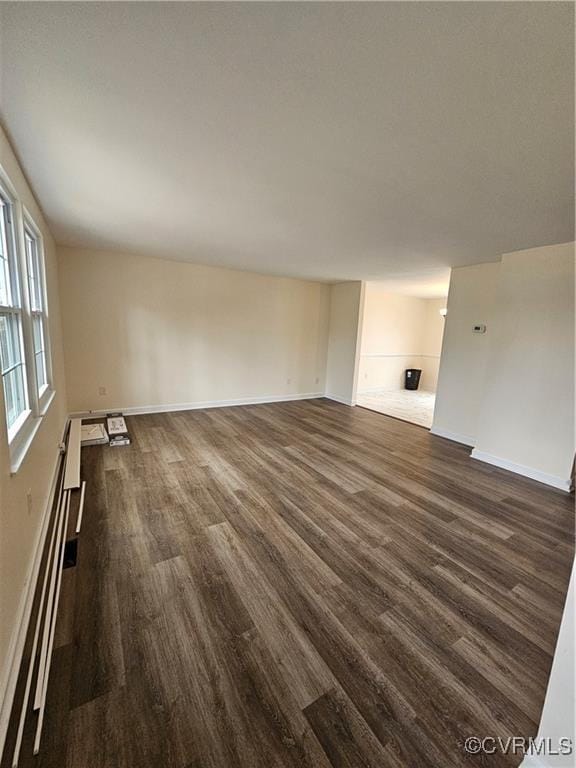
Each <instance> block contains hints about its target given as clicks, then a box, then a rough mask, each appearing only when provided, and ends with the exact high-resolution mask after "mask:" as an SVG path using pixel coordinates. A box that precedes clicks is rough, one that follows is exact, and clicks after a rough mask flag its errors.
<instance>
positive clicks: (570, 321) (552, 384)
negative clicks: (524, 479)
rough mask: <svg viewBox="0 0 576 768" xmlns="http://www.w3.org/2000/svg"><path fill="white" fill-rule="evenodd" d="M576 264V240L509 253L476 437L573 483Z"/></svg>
mask: <svg viewBox="0 0 576 768" xmlns="http://www.w3.org/2000/svg"><path fill="white" fill-rule="evenodd" d="M574 267H575V264H574V244H573V243H565V244H562V245H552V246H546V247H543V248H532V249H530V250H527V251H519V252H516V253H510V254H505V255H504V256H503V257H502V263H501V267H500V272H499V280H498V291H497V301H496V312H495V317H494V331H493V338H492V343H491V347H490V358H489V365H488V376H487V379H486V386H485V396H484V399H483V404H482V409H481V413H480V421H479V427H478V434H477V440H476V452H477V453H478V454H480V455H479V456H478V457H479V458H480V457H482V456H484V457H486V458H487V459H488V460H490V459H491V458H492V459H497V460H498V461H501V462H508V463H509V464H514V465H518V466H519V467H524V468H526V469H527V470H531V471H534V473H543V474H544V475H548V476H550V478H553V477H556V478H559V479H562V480H564V481H566V483H568V482H569V478H570V472H571V468H572V462H573V460H574V450H575V446H574V273H575V269H574ZM476 452H475V453H476ZM535 476H536V475H535Z"/></svg>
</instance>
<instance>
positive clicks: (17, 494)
mask: <svg viewBox="0 0 576 768" xmlns="http://www.w3.org/2000/svg"><path fill="white" fill-rule="evenodd" d="M0 166H2V168H3V170H4V173H5V174H6V175H7V177H8V178H9V179H10V181H11V183H12V185H13V187H14V188H15V191H16V194H17V196H18V198H19V199H20V201H21V202H22V203H23V204H24V205H25V206H26V208H27V209H28V211H29V212H30V214H31V215H32V217H33V218H34V221H35V222H36V224H37V226H38V227H39V228H40V230H41V232H42V237H43V240H44V250H45V255H46V282H47V292H48V311H49V323H50V336H51V344H52V365H53V381H54V388H55V391H56V396H55V399H54V400H53V401H52V403H51V405H50V407H49V409H48V412H47V413H46V415H45V416H44V417H43V419H42V423H41V426H40V428H39V430H38V432H37V433H36V436H35V438H34V441H33V443H32V445H31V447H30V449H29V451H28V454H27V455H26V458H25V459H24V462H23V463H22V465H21V466H20V469H19V470H18V472H17V473H16V474H15V475H13V476H11V475H10V455H9V450H8V443H7V437H6V419H5V411H4V402H3V391H2V387H0V707H1V705H2V703H3V702H5V698H4V697H5V693H6V686H7V683H8V677H9V673H10V665H11V661H12V658H13V652H14V644H15V641H16V633H17V631H18V628H19V625H20V620H21V615H22V610H23V607H24V598H25V594H26V589H27V585H28V584H27V582H28V579H29V576H30V568H31V564H32V559H33V556H34V553H35V550H36V546H37V542H38V536H39V533H40V528H41V522H42V519H43V513H44V511H45V508H46V504H47V499H48V494H49V491H50V487H51V481H52V476H53V471H54V467H55V463H56V459H57V456H58V444H59V442H60V440H61V437H62V432H63V429H64V426H65V420H66V412H67V409H66V388H65V384H64V364H63V355H62V334H61V328H60V308H59V299H58V273H57V265H56V253H55V248H54V242H53V240H52V236H51V235H50V232H49V230H48V228H47V226H46V223H45V221H44V218H43V216H42V213H41V211H40V209H39V208H38V205H37V203H36V201H35V199H34V197H33V195H32V192H31V190H30V188H29V186H28V184H27V183H26V180H25V178H24V175H23V174H22V171H21V170H20V167H19V165H18V162H17V159H16V157H15V155H14V153H13V152H12V149H11V147H10V145H9V143H8V140H7V138H6V136H5V134H4V133H3V131H2V129H1V128H0ZM28 491H30V493H31V497H32V505H31V508H30V509H28V503H27V493H28ZM5 714H6V712H5V708H3V709H1V710H0V726H1V724H2V722H4V720H3V717H4V715H5ZM1 736H2V734H1V733H0V744H1V741H2V738H1Z"/></svg>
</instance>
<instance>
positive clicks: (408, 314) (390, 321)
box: [356, 281, 448, 429]
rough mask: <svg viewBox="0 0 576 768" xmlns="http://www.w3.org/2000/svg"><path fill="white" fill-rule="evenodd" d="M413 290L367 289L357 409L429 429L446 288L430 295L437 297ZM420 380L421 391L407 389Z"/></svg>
mask: <svg viewBox="0 0 576 768" xmlns="http://www.w3.org/2000/svg"><path fill="white" fill-rule="evenodd" d="M409 290H410V289H409V288H406V289H404V290H403V291H402V292H401V293H400V292H395V291H393V290H392V289H391V288H390V286H389V285H388V284H387V283H377V282H369V283H366V286H365V298H364V314H363V322H362V337H361V343H360V359H359V367H358V380H357V382H358V383H357V394H356V404H357V405H359V406H361V407H363V408H369V409H370V410H372V411H378V412H379V413H383V414H385V415H386V416H393V417H394V418H397V419H402V420H403V421H409V422H411V423H412V424H418V425H419V426H421V427H426V428H427V429H430V427H431V426H432V420H433V417H434V406H435V401H436V387H437V384H438V369H439V367H440V354H441V350H442V337H443V334H444V323H445V317H446V301H447V295H448V285H447V281H446V283H445V284H444V283H442V284H441V285H440V284H439V285H437V286H435V287H434V288H433V289H432V291H430V290H428V292H433V293H435V294H436V295H433V296H426V295H422V293H424V292H423V291H422V290H420V291H414V293H413V295H410V293H409V292H408V293H406V292H405V291H409ZM418 294H420V295H418ZM407 371H413V372H412V373H411V374H409V375H408V377H407V374H406V372H407ZM418 371H419V372H420V373H415V372H418ZM418 377H419V381H418V386H417V388H408V387H414V382H415V379H416V378H418Z"/></svg>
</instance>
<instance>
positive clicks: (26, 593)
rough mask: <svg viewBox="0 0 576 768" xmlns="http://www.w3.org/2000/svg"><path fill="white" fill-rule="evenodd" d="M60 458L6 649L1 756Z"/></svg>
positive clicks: (0, 718)
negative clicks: (8, 645)
mask: <svg viewBox="0 0 576 768" xmlns="http://www.w3.org/2000/svg"><path fill="white" fill-rule="evenodd" d="M63 434H66V427H65V428H64V433H63ZM60 458H61V454H60V453H58V455H57V457H56V461H55V463H54V467H53V470H52V479H51V483H50V490H49V492H48V500H47V503H46V506H45V507H44V511H43V513H42V520H41V522H40V527H39V529H38V534H37V536H36V541H35V542H34V550H33V555H32V558H31V560H30V564H29V566H28V572H27V574H26V581H25V582H24V588H23V590H22V597H21V599H20V605H19V607H18V614H17V618H16V625H15V628H14V631H13V633H12V638H11V641H10V647H9V649H8V654H7V659H6V667H5V669H6V677H5V679H4V680H3V681H2V687H1V689H0V755H1V754H2V751H3V749H4V742H5V739H6V732H7V730H8V723H9V721H10V714H11V712H12V705H13V703H14V694H15V692H16V683H17V682H18V675H19V673H20V665H21V663H22V655H23V653H24V646H25V644H26V636H27V634H28V625H29V623H30V615H31V613H32V606H33V604H34V596H35V594H36V584H37V582H38V574H39V571H40V563H41V562H42V555H43V553H44V544H45V541H46V534H47V532H48V527H49V526H48V523H49V520H50V512H51V510H52V505H53V503H54V495H55V493H56V479H57V477H58V470H59V466H60Z"/></svg>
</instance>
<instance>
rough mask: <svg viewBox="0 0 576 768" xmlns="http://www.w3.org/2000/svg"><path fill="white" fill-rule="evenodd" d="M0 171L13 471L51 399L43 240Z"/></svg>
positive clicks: (0, 346) (0, 275)
mask: <svg viewBox="0 0 576 768" xmlns="http://www.w3.org/2000/svg"><path fill="white" fill-rule="evenodd" d="M4 182H5V177H3V175H2V172H1V169H0V372H1V376H2V389H3V391H4V406H5V410H6V427H7V432H8V443H9V446H10V457H11V463H12V470H13V471H16V469H17V468H18V466H19V464H20V462H21V460H22V458H23V457H24V455H25V453H26V450H27V449H28V447H29V445H30V443H31V441H32V438H33V437H34V434H35V433H36V430H37V429H38V426H39V425H40V420H41V417H42V415H43V414H44V413H45V411H46V409H47V408H48V406H49V404H50V402H51V399H52V397H53V394H54V393H53V391H52V389H51V363H50V343H49V341H50V340H49V335H48V306H47V302H46V285H45V275H44V251H43V244H42V236H41V235H40V232H39V230H38V228H37V227H36V225H35V224H34V221H33V220H32V218H31V217H30V216H29V214H28V213H27V212H26V211H25V210H24V208H23V206H22V205H21V204H20V203H19V201H18V200H17V199H16V196H15V195H13V194H12V191H11V187H10V185H9V184H8V183H4Z"/></svg>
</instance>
